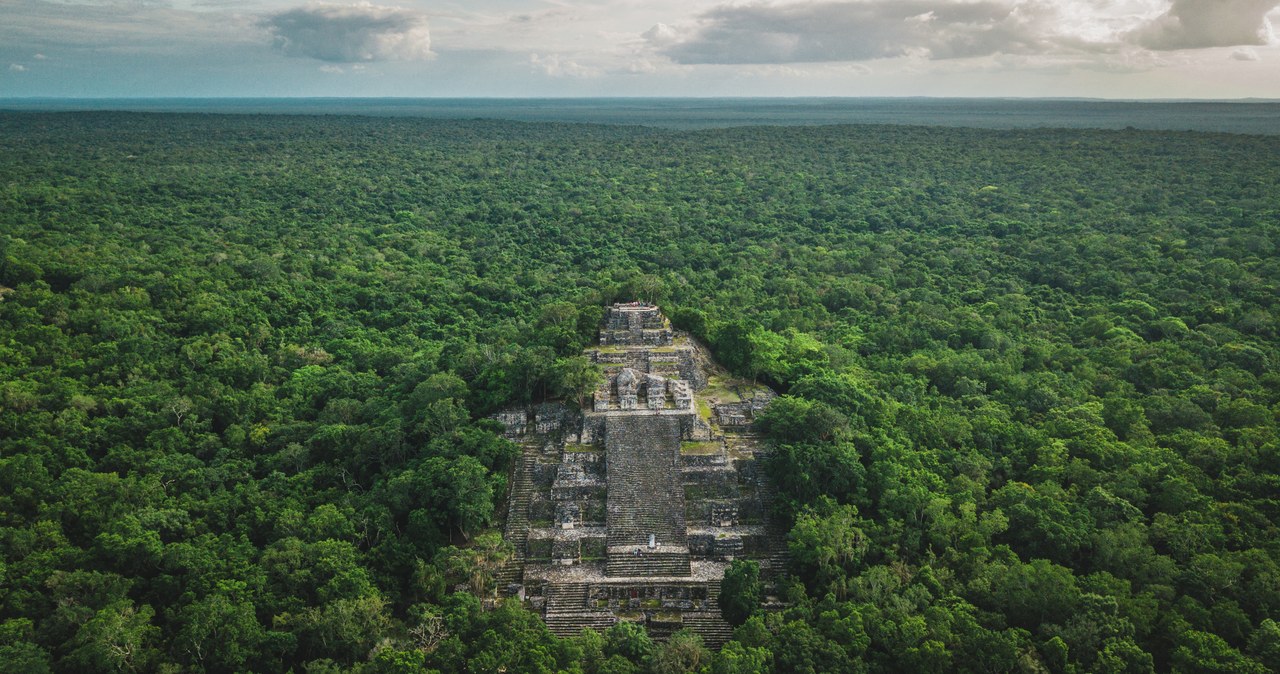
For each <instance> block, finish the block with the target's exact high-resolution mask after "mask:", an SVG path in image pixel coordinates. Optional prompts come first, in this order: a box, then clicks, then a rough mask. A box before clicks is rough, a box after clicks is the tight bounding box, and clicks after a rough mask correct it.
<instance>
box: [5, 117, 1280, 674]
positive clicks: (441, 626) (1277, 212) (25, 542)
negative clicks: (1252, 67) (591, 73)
mask: <svg viewBox="0 0 1280 674" xmlns="http://www.w3.org/2000/svg"><path fill="white" fill-rule="evenodd" d="M1271 145H1272V143H1271V142H1270V140H1269V139H1266V138H1257V137H1249V136H1231V135H1218V134H1196V133H1163V132H1137V131H1114V132H1099V131H1062V130H1027V131H1009V132H994V131H976V130H964V129H926V128H907V127H822V128H796V127H793V128H744V129H726V130H717V131H698V132H676V131H659V130H652V129H641V128H611V127H599V126H572V125H554V124H546V125H543V124H515V123H502V122H444V121H425V120H413V119H403V118H402V119H361V118H339V117H331V118H320V117H317V118H297V117H235V116H201V115H189V116H181V115H133V114H65V115H45V114H28V115H20V114H5V115H0V550H3V551H4V552H3V555H4V556H3V559H2V560H0V561H2V562H3V566H2V567H0V574H2V575H3V580H2V581H0V588H2V590H0V661H3V662H4V663H6V664H10V665H11V666H12V667H15V668H17V669H19V670H22V671H32V672H39V671H110V670H113V669H115V670H119V669H130V668H132V669H136V670H138V671H146V670H160V671H168V670H174V671H176V670H177V669H182V670H184V671H185V670H191V671H210V672H212V671H236V670H240V671H259V672H273V671H275V672H283V671H289V670H291V669H292V670H293V671H303V670H304V669H305V670H309V671H317V672H318V671H350V670H352V669H364V670H367V671H377V672H382V671H385V672H401V671H418V670H420V669H422V668H426V669H427V670H428V671H431V670H435V671H441V672H454V671H459V672H460V671H477V672H478V671H495V670H497V669H500V668H506V670H507V671H512V672H514V671H558V670H572V669H573V668H574V667H579V666H580V667H581V669H582V671H584V672H587V673H588V674H593V673H598V672H607V671H618V672H623V671H626V672H634V671H646V670H649V669H661V670H662V671H677V670H679V669H681V668H686V669H688V668H693V667H701V666H703V665H706V663H705V662H703V661H702V660H701V659H702V658H703V657H704V654H703V652H702V651H701V650H700V649H699V647H698V645H697V644H696V643H694V642H693V640H692V639H685V640H681V641H677V642H676V643H675V645H671V644H668V645H666V646H655V645H653V644H651V643H650V642H649V641H648V639H647V637H646V636H645V635H644V634H643V632H642V631H639V630H638V629H637V628H635V627H634V626H632V627H622V628H617V629H616V631H611V632H610V634H609V635H608V636H607V637H604V638H599V637H598V636H596V637H593V636H585V637H581V638H574V639H557V638H555V637H553V636H552V635H550V634H549V633H548V632H547V631H546V628H545V626H543V625H542V624H541V623H540V622H539V621H537V620H536V619H534V618H533V617H532V616H531V615H530V614H529V613H527V612H525V611H523V610H522V609H520V608H519V607H517V606H513V605H511V604H500V605H499V607H498V608H497V609H496V610H493V611H487V612H486V611H482V610H481V606H480V604H479V601H478V600H476V599H475V598H473V597H469V596H468V595H463V594H456V593H455V594H450V590H451V589H452V588H453V587H454V586H456V585H457V584H466V585H469V586H471V587H472V588H474V589H476V590H477V591H478V592H480V593H481V594H484V595H486V596H491V595H492V594H493V592H494V590H495V589H496V588H495V587H494V583H493V570H494V565H495V564H497V563H498V562H499V561H500V560H501V559H502V557H503V555H504V554H508V553H509V551H507V550H505V549H504V548H503V547H502V546H501V545H500V544H499V543H498V542H496V539H495V538H494V537H493V536H492V535H491V534H486V533H484V530H485V529H486V528H488V527H490V526H491V525H492V524H493V523H494V518H495V515H496V514H498V513H500V512H501V510H500V509H499V508H498V507H497V506H498V505H499V504H498V501H499V500H500V499H501V498H502V496H503V494H504V493H505V488H506V485H505V475H506V471H507V470H508V469H509V467H510V466H511V462H512V460H513V459H514V457H515V456H516V452H517V448H515V447H514V446H513V445H512V444H511V443H509V442H507V441H505V440H503V439H501V438H500V437H499V434H498V433H497V431H498V428H497V427H496V426H495V425H494V424H493V423H492V422H489V421H486V420H485V419H484V417H485V416H487V415H488V414H489V413H490V412H492V411H494V410H496V409H499V408H501V407H503V406H506V405H509V404H514V403H524V402H536V401H541V400H544V399H547V398H554V397H561V398H568V399H577V398H580V397H583V396H584V395H585V393H586V392H589V391H590V390H591V388H592V386H593V385H594V382H595V377H596V373H595V372H594V370H593V369H592V368H591V367H589V366H588V364H587V363H586V362H585V361H584V360H583V359H582V358H581V357H580V349H581V348H582V347H583V346H585V345H588V344H590V343H591V342H592V340H593V339H594V330H595V328H596V325H597V324H598V322H599V319H600V316H601V310H602V307H603V306H604V305H605V304H606V303H608V302H611V301H615V300H631V299H654V300H657V301H659V302H661V303H662V305H663V308H664V310H666V311H667V313H668V315H669V316H671V318H672V320H673V322H674V323H675V324H676V326H677V327H680V328H683V329H686V330H689V331H690V332H692V333H693V334H694V335H695V336H697V337H698V338H699V339H701V340H703V341H704V342H706V343H708V344H710V345H711V346H712V348H713V351H714V353H715V356H716V357H717V358H718V359H719V360H720V361H721V362H722V363H724V364H726V365H727V366H729V367H730V368H732V369H733V370H734V371H735V372H736V373H737V374H739V375H742V376H745V377H748V378H755V379H758V380H760V381H764V382H766V383H769V384H771V385H773V386H775V387H777V388H778V390H779V391H780V392H783V393H785V394H786V396H784V397H783V398H780V399H779V400H778V401H776V402H775V403H774V406H773V407H772V408H771V409H770V410H769V411H768V412H766V413H765V414H764V415H762V419H761V428H763V429H765V430H766V431H767V432H768V433H769V434H770V435H771V437H772V438H773V440H774V442H775V444H776V448H775V451H774V452H773V454H772V457H771V458H770V460H769V465H768V470H770V471H771V472H772V473H773V475H774V477H775V479H776V481H777V484H778V486H779V494H780V497H781V498H780V499H779V501H780V502H781V503H780V505H781V506H782V507H781V508H780V510H781V511H782V513H783V515H784V516H785V517H788V518H789V521H788V524H790V525H792V532H791V535H790V539H789V540H790V544H791V545H792V550H793V558H794V562H795V569H794V571H795V572H796V577H794V578H790V579H782V580H780V581H779V582H778V583H777V585H776V587H771V588H766V589H765V590H764V591H766V592H768V593H770V594H774V595H776V596H777V597H778V598H779V599H781V600H784V601H786V602H789V604H788V607H787V608H786V609H784V610H782V611H776V612H769V613H766V614H761V615H754V616H752V617H750V618H748V619H746V621H745V623H743V624H742V626H741V627H739V628H738V630H737V632H736V635H737V636H736V638H737V641H735V642H733V643H731V644H730V645H729V646H728V647H726V648H725V649H724V650H723V651H722V652H721V653H720V654H718V655H716V656H713V657H712V658H711V661H710V671H713V672H762V671H775V672H784V671H786V672H791V671H814V672H836V671H920V672H951V671H956V672H966V671H974V672H978V671H1014V670H1018V671H1043V670H1046V669H1047V670H1050V671H1064V672H1065V671H1107V672H1143V671H1152V670H1154V671H1246V672H1247V671H1265V670H1267V669H1275V668H1277V667H1280V665H1278V664H1277V663H1278V662H1280V660H1278V659H1277V652H1280V649H1278V648H1277V647H1276V644H1277V643H1280V637H1277V631H1276V629H1275V621H1276V619H1277V617H1278V616H1280V589H1278V588H1280V548H1278V547H1277V546H1278V545H1280V543H1278V541H1280V531H1277V529H1276V524H1275V522H1276V521H1277V520H1278V519H1280V506H1278V504H1277V500H1276V494H1280V478H1278V477H1277V473H1278V472H1280V439H1278V437H1277V432H1276V431H1277V411H1278V410H1280V393H1278V392H1280V373H1278V372H1277V371H1276V367H1277V363H1280V322H1278V319H1277V313H1276V312H1277V309H1278V305H1277V297H1280V263H1277V260H1278V259H1280V257H1277V254H1276V253H1277V250H1276V242H1277V241H1280V196H1278V194H1277V191H1276V190H1275V189H1274V186H1275V185H1276V184H1280V160H1278V159H1277V155H1276V153H1275V152H1274V151H1272V148H1271ZM747 585H748V587H749V586H751V585H752V584H751V583H747ZM746 594H750V593H746ZM745 606H746V603H744V608H745ZM753 610H754V604H752V611H753ZM750 612H751V611H745V613H750ZM740 617H742V616H740ZM213 644H217V645H218V647H217V648H212V646H211V645H213ZM694 661H697V662H696V664H695V662H694Z"/></svg>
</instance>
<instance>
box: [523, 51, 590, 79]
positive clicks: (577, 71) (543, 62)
mask: <svg viewBox="0 0 1280 674" xmlns="http://www.w3.org/2000/svg"><path fill="white" fill-rule="evenodd" d="M529 64H530V65H531V66H533V68H534V71H535V72H540V73H542V74H543V75H546V76H548V77H596V76H597V75H599V74H600V71H599V70H598V69H596V68H592V67H589V66H584V65H582V64H580V63H578V62H577V61H574V60H572V59H567V58H565V59H562V58H560V55H559V54H548V55H547V56H539V55H538V54H530V55H529Z"/></svg>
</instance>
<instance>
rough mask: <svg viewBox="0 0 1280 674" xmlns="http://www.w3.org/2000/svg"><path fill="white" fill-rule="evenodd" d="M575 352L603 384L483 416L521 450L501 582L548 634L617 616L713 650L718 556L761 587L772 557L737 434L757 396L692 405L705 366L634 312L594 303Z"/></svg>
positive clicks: (751, 461)
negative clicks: (594, 327)
mask: <svg viewBox="0 0 1280 674" xmlns="http://www.w3.org/2000/svg"><path fill="white" fill-rule="evenodd" d="M587 355H588V356H589V357H590V358H591V359H592V361H593V362H595V363H596V364H597V365H598V366H599V367H600V369H601V371H602V373H603V379H602V381H601V383H600V385H599V387H598V388H597V390H596V393H595V395H594V396H593V400H592V402H591V403H589V404H588V405H587V406H586V407H585V408H582V409H579V408H577V407H576V406H575V407H569V406H566V405H563V404H544V405H541V406H538V407H537V408H534V409H525V410H507V411H504V412H502V413H499V414H498V415H495V418H497V419H498V420H500V421H502V422H503V424H505V426H506V428H507V436H508V437H509V438H511V439H513V440H516V441H517V442H520V443H521V444H522V446H523V447H524V455H523V457H522V459H521V461H519V462H517V466H516V468H515V470H513V473H512V477H511V491H510V499H509V503H508V516H507V522H506V529H505V535H506V538H507V540H508V541H510V542H511V543H512V544H513V545H514V546H515V547H516V559H515V561H514V563H513V564H511V565H510V567H509V568H508V569H506V570H505V572H504V574H503V578H502V580H503V581H504V583H505V584H504V587H507V588H508V590H509V591H510V592H511V593H519V594H520V595H521V596H524V597H525V598H526V602H527V603H528V605H529V606H530V608H532V609H534V610H537V611H540V612H541V613H542V614H543V616H544V617H545V619H546V621H547V625H548V627H550V629H551V630H552V631H553V632H554V633H556V634H559V635H562V636H569V635H574V634H577V633H578V632H579V631H581V630H582V629H584V628H590V629H605V628H607V627H609V626H610V625H613V624H616V623H617V622H619V621H631V622H639V623H643V624H644V625H645V626H646V627H647V628H648V630H649V632H650V634H651V635H652V636H653V637H654V638H657V639H662V638H665V637H666V636H668V635H670V634H671V633H673V632H675V631H676V630H679V629H682V628H688V629H692V630H694V631H695V632H697V633H698V634H700V635H702V637H703V639H704V640H705V641H706V643H707V644H708V645H709V646H712V647H718V646H719V645H721V644H723V643H724V642H725V641H726V640H727V639H728V638H729V636H730V633H731V630H730V628H729V626H728V624H726V623H725V622H724V621H723V619H721V617H720V608H719V596H720V581H721V579H722V578H723V577H724V570H725V568H726V567H727V566H728V564H729V562H730V561H732V560H733V559H735V558H742V557H745V558H752V559H757V560H759V561H760V563H761V569H762V572H763V573H764V575H765V577H766V578H769V577H771V576H772V575H773V573H774V572H776V571H777V570H779V569H780V568H781V566H782V565H783V564H785V560H786V547H785V544H784V538H783V534H782V532H781V531H779V530H777V529H776V528H775V527H774V526H772V525H771V524H770V523H769V522H768V520H767V513H768V512H769V505H770V501H771V499H772V493H773V491H772V488H771V486H770V485H769V484H768V482H767V480H765V479H764V476H763V474H762V471H761V470H760V469H759V467H758V466H759V459H760V457H761V456H762V452H763V450H762V449H761V447H760V444H759V443H758V442H756V441H755V439H754V435H753V434H752V432H751V426H750V423H751V420H752V418H753V415H754V412H755V411H757V410H758V409H760V408H761V407H762V406H763V405H764V404H767V402H768V400H769V399H770V398H771V397H772V395H773V394H772V392H769V391H767V389H759V388H757V390H755V391H753V392H751V394H750V395H746V394H743V395H735V396H734V399H733V400H732V401H718V400H710V401H706V402H702V403H700V402H699V395H700V392H701V391H702V389H703V388H704V387H706V386H707V383H708V381H709V378H710V373H708V372H707V371H706V370H705V368H704V365H705V364H707V363H709V360H708V359H707V358H706V356H705V354H703V353H702V352H701V351H700V347H698V346H697V345H696V344H695V343H694V342H693V341H692V340H691V339H690V338H689V337H688V336H687V335H682V334H680V333H678V332H676V331H674V330H672V329H671V325H670V323H669V322H668V321H667V319H666V318H665V317H664V316H663V315H662V314H661V312H660V311H658V309H657V307H653V306H650V305H643V304H638V303H632V304H620V305H614V306H613V307H610V309H609V311H608V312H607V315H606V317H605V320H604V323H603V325H602V326H601V333H600V347H598V348H593V349H589V350H588V351H587ZM722 420H723V422H725V423H726V424H727V425H725V426H724V427H722V426H721V421H722Z"/></svg>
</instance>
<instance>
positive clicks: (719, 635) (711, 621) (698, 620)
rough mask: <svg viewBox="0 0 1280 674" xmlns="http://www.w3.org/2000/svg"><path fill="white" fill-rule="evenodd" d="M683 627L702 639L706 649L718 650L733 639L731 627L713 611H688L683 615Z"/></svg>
mask: <svg viewBox="0 0 1280 674" xmlns="http://www.w3.org/2000/svg"><path fill="white" fill-rule="evenodd" d="M684 626H685V627H686V628H687V629H690V630H693V631H694V632H696V633H697V634H698V636H700V637H702V642H703V643H704V644H706V646H707V648H710V649H712V650H715V649H718V648H720V647H721V646H723V645H725V644H726V643H727V642H728V641H729V640H730V639H731V638H733V627H731V626H730V625H729V623H727V622H725V620H724V618H722V617H720V609H719V608H718V607H717V608H716V610H715V611H689V612H687V613H685V614H684Z"/></svg>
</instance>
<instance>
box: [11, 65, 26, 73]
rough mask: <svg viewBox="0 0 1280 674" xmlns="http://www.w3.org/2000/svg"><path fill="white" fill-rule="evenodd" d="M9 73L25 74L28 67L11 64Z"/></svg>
mask: <svg viewBox="0 0 1280 674" xmlns="http://www.w3.org/2000/svg"><path fill="white" fill-rule="evenodd" d="M9 72H11V73H25V72H27V67H26V66H24V65H22V64H21V63H10V64H9Z"/></svg>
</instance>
